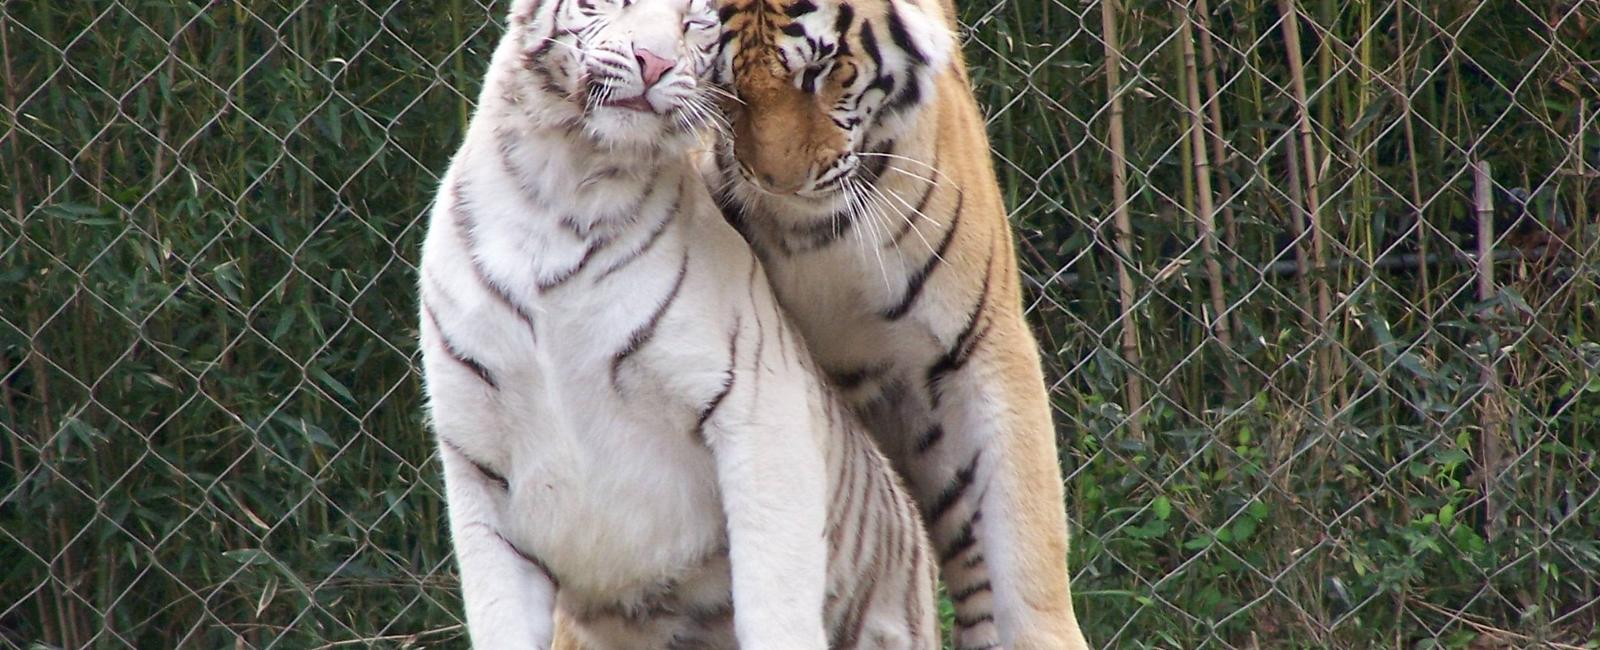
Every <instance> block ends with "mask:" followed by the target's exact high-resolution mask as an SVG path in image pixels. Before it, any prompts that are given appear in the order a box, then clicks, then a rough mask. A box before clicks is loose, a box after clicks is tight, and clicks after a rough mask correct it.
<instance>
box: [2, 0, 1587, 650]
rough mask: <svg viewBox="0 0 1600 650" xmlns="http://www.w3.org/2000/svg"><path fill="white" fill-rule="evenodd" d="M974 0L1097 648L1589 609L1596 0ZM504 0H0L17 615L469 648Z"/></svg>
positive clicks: (10, 551) (154, 639) (1461, 624)
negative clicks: (465, 262) (473, 161)
mask: <svg viewBox="0 0 1600 650" xmlns="http://www.w3.org/2000/svg"><path fill="white" fill-rule="evenodd" d="M960 4H962V15H963V18H964V20H965V22H966V24H967V25H969V26H971V27H972V29H971V31H970V32H969V34H968V39H967V41H966V49H967V52H968V56H969V63H970V64H971V65H972V67H973V70H974V74H973V78H974V79H975V80H976V81H977V83H978V84H979V85H978V92H979V96H980V100H981V101H982V102H983V103H984V104H985V106H986V107H988V109H989V112H990V114H991V115H992V116H993V117H992V120H991V123H990V127H991V135H992V137H993V144H994V146H995V152H996V154H997V160H999V166H998V168H999V171H1000V173H1001V179H1002V183H1003V185H1004V189H1005V191H1006V192H1007V196H1008V204H1009V205H1011V206H1013V208H1014V210H1015V212H1014V223H1015V224H1016V226H1017V227H1018V230H1019V234H1020V235H1021V240H1020V244H1019V246H1020V248H1019V251H1020V252H1021V256H1022V259H1023V261H1024V266H1025V268H1026V273H1027V276H1028V277H1029V278H1030V280H1031V281H1030V283H1029V290H1028V294H1027V296H1026V298H1027V300H1028V302H1029V305H1030V308H1031V317H1032V319H1033V322H1034V323H1035V324H1036V327H1037V331H1038V333H1039V334H1040V338H1041V343H1042V346H1043V351H1044V353H1045V358H1046V363H1047V369H1048V373H1049V376H1050V377H1052V381H1053V382H1054V396H1055V404H1056V407H1057V420H1058V422H1059V425H1060V436H1061V441H1062V443H1063V448H1062V459H1061V460H1062V466H1063V469H1064V470H1065V471H1066V473H1067V476H1068V481H1069V485H1068V487H1069V495H1070V500H1069V504H1068V505H1069V513H1070V514H1071V516H1072V519H1073V522H1074V531H1075V538H1074V546H1073V551H1072V556H1071V557H1070V558H1069V559H1070V563H1071V566H1072V568H1073V571H1074V578H1075V581H1074V586H1075V588H1076V594H1077V597H1078V601H1077V602H1078V608H1079V614H1080V616H1081V617H1082V619H1083V623H1084V624H1085V626H1086V628H1087V631H1088V633H1089V635H1090V638H1091V639H1092V640H1093V641H1094V642H1096V643H1097V644H1101V645H1104V646H1107V647H1182V648H1199V647H1238V646H1266V647H1316V646H1322V647H1330V646H1331V647H1366V646H1373V645H1379V646H1407V647H1449V648H1464V647H1475V648H1477V647H1516V646H1525V645H1534V644H1539V643H1551V644H1573V645H1580V646H1581V645H1582V644H1584V643H1587V642H1589V639H1591V638H1594V637H1596V636H1600V634H1597V633H1596V625H1597V623H1596V621H1597V619H1600V616H1597V612H1600V569H1596V568H1595V567H1597V566H1600V542H1597V541H1596V536H1595V534H1594V531H1595V530H1600V473H1597V470H1596V469H1595V468H1596V467H1600V449H1597V446H1600V435H1597V433H1600V431H1597V429H1600V426H1597V424H1600V313H1597V308H1596V305H1597V302H1596V300H1595V296H1596V293H1597V280H1596V278H1597V270H1600V268H1597V264H1600V251H1597V243H1596V242H1597V240H1600V226H1597V225H1596V224H1597V223H1600V219H1596V218H1595V215H1594V213H1593V211H1592V210H1593V206H1595V205H1597V204H1600V176H1597V175H1596V172H1595V169H1596V168H1597V166H1600V126H1597V124H1600V121H1597V119H1600V118H1597V117H1596V115H1597V113H1600V106H1597V105H1596V104H1597V102H1596V100H1595V99H1594V98H1596V97H1600V92H1597V88H1596V85H1597V84H1600V72H1597V66H1600V63H1597V61H1600V33H1597V32H1600V9H1596V8H1595V5H1594V4H1593V3H1583V2H1579V3H1573V2H1558V1H1555V0H1540V1H1538V2H1535V1H1533V0H1527V1H1526V2H1515V1H1512V2H1504V3H1455V2H1438V3H1394V2H1363V1H1357V0H1345V1H1342V2H1336V1H1334V0H1318V1H1317V2H1301V3H1289V2H1266V1H1265V0H1210V2H1209V6H1204V5H1201V4H1199V3H1196V4H1194V5H1192V6H1180V5H1176V4H1173V3H1170V2H1153V1H1148V0H1121V2H1119V3H1118V5H1117V6H1115V7H1112V9H1113V11H1111V12H1110V13H1109V17H1110V18H1111V20H1110V21H1109V23H1110V25H1109V27H1108V21H1106V20H1105V18H1106V17H1107V15H1106V14H1103V13H1102V7H1101V5H1100V4H1098V3H1079V2H1053V1H1051V2H1047V1H1044V0H1028V1H1023V0H1010V1H1009V2H1004V3H998V4H995V3H989V4H985V3H960ZM1285 6H1288V7H1291V8H1292V9H1293V14H1294V15H1295V16H1297V19H1296V20H1295V21H1294V22H1293V23H1292V27H1293V29H1290V27H1291V24H1290V23H1288V22H1285V21H1284V20H1282V17H1283V15H1284V13H1285V12H1284V7H1285ZM369 7H370V8H369ZM499 11H500V9H499V8H486V7H484V6H482V5H480V4H478V3H477V2H471V1H467V0H450V1H448V2H432V3H424V2H409V3H407V2H402V3H394V4H393V5H392V6H389V5H387V4H384V3H370V4H363V3H343V2H341V3H299V2H293V1H285V2H274V1H270V0H254V1H249V2H240V3H195V2H175V1H170V0H163V1H131V0H130V1H121V2H109V1H107V2H84V3H12V4H8V5H6V7H5V9H3V10H0V37H3V40H0V46H3V50H4V51H3V52H0V54H3V57H0V58H3V63H4V68H3V70H0V72H3V74H4V79H3V81H4V89H3V91H0V101H3V103H4V109H3V110H0V210H4V211H5V218H3V219H0V286H3V287H7V289H5V290H0V431H3V432H4V435H3V436H0V646H4V645H6V644H11V645H19V646H26V645H28V644H32V643H40V644H44V645H47V646H64V647H97V648H98V647H107V648H112V647H123V646H128V645H131V646H133V647H173V646H183V647H218V646H225V645H235V646H236V645H240V644H242V645H244V646H251V647H266V646H276V647H336V646H335V644H345V645H351V644H357V645H359V644H367V643H376V644H378V645H386V646H387V645H395V646H402V645H408V644H409V645H429V646H447V647H458V646H463V645H465V641H464V637H463V636H462V631H461V629H460V627H459V621H458V620H457V612H458V611H459V602H458V599H457V596H456V594H455V592H454V584H453V575H452V571H451V568H450V564H449V558H448V549H447V540H446V539H445V535H444V530H443V526H442V521H441V507H442V504H441V499H440V496H439V495H440V490H439V482H438V471H437V467H436V466H435V465H433V464H432V462H431V455H432V453H431V448H430V445H429V439H428V435H427V434H426V431H425V429H424V428H423V423H422V422H421V419H420V411H419V409H418V406H417V400H418V385H417V375H416V372H415V369H414V363H415V360H416V354H415V349H414V348H415V346H414V343H413V341H414V340H415V326H414V320H415V319H414V306H413V305H412V298H411V295H412V282H413V278H414V269H413V266H412V265H413V263H414V261H415V259H416V254H417V248H418V245H419V243H420V235H421V225H420V223H421V222H420V220H421V219H422V217H423V215H424V213H425V211H426V209H427V205H428V202H429V200H430V198H431V195H432V192H433V189H434V186H435V183H436V182H437V175H438V174H439V173H440V172H441V171H442V170H443V168H444V165H445V163H446V159H447V156H448V155H449V154H450V152H451V151H452V150H453V148H454V146H455V144H456V143H457V141H458V140H459V137H460V132H461V129H462V126H463V125H464V123H465V117H466V115H467V114H468V111H469V110H470V102H469V98H470V97H472V96H474V94H475V93H476V84H477V83H478V81H477V78H476V77H477V75H478V74H479V73H480V72H481V69H482V66H483V65H484V63H485V62H486V60H487V56H488V52H489V48H490V47H491V46H492V43H493V39H494V37H495V35H496V34H497V33H498V30H497V29H496V28H495V27H494V26H493V23H492V22H491V21H490V20H489V18H490V16H491V15H494V16H495V17H498V13H499ZM1185 17H1187V20H1185ZM1108 30H1109V31H1108ZM1290 32H1294V35H1295V37H1296V38H1297V39H1298V41H1299V42H1298V46H1299V47H1298V48H1291V47H1290V46H1289V45H1287V44H1288V43H1290V42H1292V41H1291V40H1290V36H1289V34H1290ZM1113 34H1114V35H1115V36H1116V38H1115V39H1110V38H1108V36H1110V35H1113ZM1107 43H1114V44H1115V45H1114V47H1109V48H1108V46H1107ZM1110 59H1116V60H1119V61H1120V62H1121V63H1120V66H1119V68H1118V69H1117V70H1116V71H1115V74H1114V75H1112V74H1108V70H1107V69H1106V68H1105V66H1104V63H1105V62H1106V61H1107V60H1110ZM1108 80H1109V81H1110V83H1108ZM1302 87H1303V88H1304V90H1303V92H1302V91H1301V90H1300V89H1301V88H1302ZM1112 97H1115V98H1118V103H1119V104H1120V105H1121V110H1120V111H1113V110H1110V109H1109V108H1108V107H1109V105H1110V101H1111V100H1110V98H1112ZM1115 116H1120V119H1121V120H1122V121H1123V123H1124V124H1123V127H1122V128H1121V129H1114V127H1113V126H1112V121H1113V120H1114V119H1118V118H1117V117H1115ZM1118 131H1120V133H1118ZM1114 152H1115V153H1114ZM1119 157H1120V158H1121V159H1123V160H1126V168H1125V173H1118V172H1117V166H1116V165H1115V164H1114V162H1115V161H1116V160H1117V159H1118V158H1119ZM1479 162H1485V163H1488V164H1487V170H1488V172H1489V175H1488V176H1487V177H1486V176H1485V175H1484V174H1481V173H1475V170H1478V169H1480V167H1479V166H1478V163H1479ZM1122 197H1126V199H1125V200H1124V199H1123V198H1122ZM1491 204H1492V205H1491ZM1119 209H1120V211H1122V212H1123V214H1125V216H1126V220H1125V221H1123V222H1121V223H1119V220H1118V219H1117V218H1116V216H1117V214H1118V212H1119ZM1484 217H1487V218H1484ZM1485 234H1486V235H1487V237H1485V236H1483V235H1485ZM1485 256H1486V257H1488V258H1491V259H1494V260H1498V261H1497V262H1496V263H1494V264H1480V263H1478V262H1477V261H1476V260H1478V259H1482V258H1483V257H1485ZM1490 271H1492V273H1491V272H1490ZM1124 279H1125V283H1124ZM1219 305H1220V308H1219Z"/></svg>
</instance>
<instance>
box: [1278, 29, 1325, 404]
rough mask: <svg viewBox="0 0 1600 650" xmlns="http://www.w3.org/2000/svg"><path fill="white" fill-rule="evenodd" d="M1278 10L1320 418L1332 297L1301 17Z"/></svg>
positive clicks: (1323, 399)
mask: <svg viewBox="0 0 1600 650" xmlns="http://www.w3.org/2000/svg"><path fill="white" fill-rule="evenodd" d="M1278 10H1279V12H1280V13H1281V14H1282V15H1283V22H1282V28H1283V40H1284V47H1285V49H1287V50H1288V59H1289V75H1290V77H1291V81H1292V84H1291V90H1292V92H1293V93H1294V103H1295V113H1296V116H1295V124H1296V128H1297V130H1298V132H1299V135H1300V158H1301V161H1302V164H1304V166H1305V169H1304V172H1303V176H1304V178H1302V179H1301V180H1302V181H1303V183H1304V188H1305V201H1306V203H1305V210H1306V214H1307V216H1308V217H1309V219H1308V223H1307V228H1308V229H1309V230H1310V232H1311V257H1312V263H1313V265H1314V268H1315V274H1316V276H1317V277H1316V328H1315V329H1314V330H1313V331H1314V332H1316V336H1317V338H1318V340H1319V341H1320V345H1319V346H1318V348H1317V352H1316V354H1315V355H1314V358H1315V359H1316V362H1315V363H1316V366H1317V369H1316V375H1317V397H1318V400H1319V401H1321V402H1322V410H1323V417H1331V416H1332V415H1333V408H1332V407H1333V404H1332V402H1331V399H1330V397H1331V389H1332V386H1333V378H1334V377H1333V356H1334V355H1333V350H1332V349H1331V348H1329V346H1328V340H1327V334H1328V325H1329V323H1328V315H1329V314H1330V313H1331V312H1332V311H1333V307H1332V304H1333V297H1332V295H1331V293H1330V292H1329V290H1328V278H1327V275H1326V274H1325V273H1323V270H1324V267H1325V266H1326V262H1327V259H1328V258H1327V242H1326V241H1324V235H1323V230H1322V200H1321V196H1320V194H1319V192H1318V181H1317V177H1318V174H1317V164H1316V159H1317V154H1316V148H1315V142H1314V140H1313V136H1312V132H1311V112H1310V111H1311V109H1310V104H1309V102H1308V100H1307V99H1306V74H1305V62H1304V60H1303V59H1302V58H1301V54H1300V26H1299V25H1300V18H1299V13H1298V10H1297V9H1296V8H1295V3H1294V1H1293V0H1278Z"/></svg>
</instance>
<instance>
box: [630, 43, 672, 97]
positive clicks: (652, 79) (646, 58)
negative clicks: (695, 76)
mask: <svg viewBox="0 0 1600 650" xmlns="http://www.w3.org/2000/svg"><path fill="white" fill-rule="evenodd" d="M633 58H634V59H636V60H638V61H639V76H640V77H641V78H642V79H643V80H644V87H645V88H649V87H651V86H654V85H656V82H657V81H660V80H661V75H664V74H666V73H667V71H668V70H671V69H672V66H673V65H674V63H673V62H672V60H671V59H663V58H661V57H659V56H656V54H655V53H654V52H651V51H650V50H647V49H644V48H642V47H641V48H636V49H634V50H633Z"/></svg>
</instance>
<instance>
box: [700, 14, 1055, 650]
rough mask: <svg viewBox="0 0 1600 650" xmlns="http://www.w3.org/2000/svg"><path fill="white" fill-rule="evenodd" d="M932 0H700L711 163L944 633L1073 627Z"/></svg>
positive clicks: (1011, 277)
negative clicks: (846, 410)
mask: <svg viewBox="0 0 1600 650" xmlns="http://www.w3.org/2000/svg"><path fill="white" fill-rule="evenodd" d="M954 15H955V11H954V7H953V5H952V3H951V2H950V1H949V0H943V1H942V2H941V1H939V0H720V3H719V16H720V18H721V20H722V23H723V29H724V30H725V33H724V34H723V36H722V39H721V47H722V50H721V53H720V56H721V57H722V59H721V61H722V63H721V66H720V67H719V71H718V73H719V75H720V79H719V80H720V81H721V82H723V83H724V84H726V85H727V86H728V87H729V88H731V89H732V90H733V92H734V93H735V94H736V95H737V97H738V101H737V102H730V105H729V106H728V109H727V110H728V112H729V113H730V117H731V118H732V124H733V137H732V140H731V142H727V143H724V145H723V146H721V147H720V148H719V151H718V153H717V154H716V171H715V172H714V177H713V180H712V182H711V184H712V186H713V187H715V188H717V189H718V196H717V198H718V202H719V203H720V204H721V206H722V208H723V211H724V215H725V216H726V217H727V218H728V220H729V221H730V222H732V223H733V224H734V225H735V227H737V228H738V229H739V230H740V232H741V234H743V235H744V237H745V238H746V239H747V240H748V241H750V243H751V244H752V246H753V247H754V248H755V249H756V251H757V253H758V255H759V256H760V257H761V260H762V262H763V264H764V265H765V267H766V269H767V272H768V274H769V276H770V278H771V281H772V283H773V287H774V289H775V291H776V293H777V295H778V297H779V300H780V302H781V303H782V304H783V306H784V307H785V308H786V310H787V311H788V312H789V313H790V315H791V316H792V317H793V319H794V320H795V322H796V324H797V325H798V327H799V329H800V331H801V333H802V335H803V336H804V337H805V339H806V342H807V343H808V345H809V346H810V347H811V350H812V352H813V353H814V354H815V355H816V357H817V359H818V360H819V361H820V362H821V365H822V366H823V368H824V369H825V370H826V371H827V372H828V374H829V375H830V376H831V378H832V383H833V384H834V385H835V386H836V387H837V388H838V389H839V390H840V391H841V392H842V393H843V394H844V395H845V396H846V398H847V399H848V400H849V401H850V403H851V404H852V406H853V408H854V409H855V410H856V411H857V412H858V413H860V414H861V416H862V417H863V418H864V419H865V420H866V421H867V423H868V426H869V427H870V428H871V430H872V431H873V433H874V435H875V437H876V438H877V440H878V442H879V444H880V445H881V447H882V448H883V450H884V452H885V453H886V454H888V455H889V457H890V458H891V459H892V460H893V462H894V463H895V465H896V467H897V468H898V469H899V470H900V471H901V473H902V474H903V475H904V476H905V478H906V479H907V481H908V483H909V484H910V486H911V489H912V492H913V494H914V496H915V497H916V498H917V500H918V502H919V504H920V507H921V509H922V511H923V514H924V519H925V521H926V523H927V525H928V528H929V533H930V535H931V536H932V539H933V543H934V545H935V547H936V548H937V550H938V552H939V554H940V561H941V566H942V577H943V580H944V583H945V586H946V589H947V592H948V594H949V596H950V598H951V599H952V600H953V601H954V603H955V607H956V619H955V624H956V630H955V640H956V647H957V648H991V647H1005V648H1030V649H1031V648H1052V649H1054V648H1083V647H1086V644H1085V641H1084V638H1083V635H1082V633H1081V632H1080V631H1079V628H1078V622H1077V619H1076V616H1075V615H1074V613H1073V609H1072V600H1071V597H1070V591H1069V585H1068V577H1067V566H1066V558H1067V529H1066V518H1065V513H1064V505H1063V491H1062V478H1061V472H1060V468H1059V465H1058V457H1057V447H1056V440H1055V435H1054V428H1053V426H1052V424H1051V419H1050V407H1049V402H1048V398H1047V394H1046V389H1045V384H1044V377H1043V373H1042V372H1041V369H1040V362H1039V355H1038V351H1037V347H1036V343H1035V341H1034V338H1033V335H1032V334H1031V333H1030V331H1029V329H1028V326H1027V323H1026V322H1025V321H1024V319H1023V313H1022V305H1021V292H1020V289H1019V275H1018V270H1017V260H1016V255H1015V252H1014V249H1013V244H1012V234H1011V230H1010V227H1009V225H1008V224H1007V221H1006V209H1005V205H1004V203H1003V201H1002V200H1001V196H1000V191H999V186H998V183H997V182H996V179H995V174H994V169H993V166H992V163H991V161H990V157H989V143H988V139H987V136H986V135H985V132H984V120H983V115H982V113H981V112H980V111H979V109H978V105H977V102H976V100H975V98H974V97H973V93H972V90H971V85H970V83H969V80H968V79H967V76H966V72H965V64H964V62H963V60H962V56H961V52H960V50H959V48H958V47H957V45H956V40H955V22H954Z"/></svg>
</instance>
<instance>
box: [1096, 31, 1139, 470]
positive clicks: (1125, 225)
mask: <svg viewBox="0 0 1600 650" xmlns="http://www.w3.org/2000/svg"><path fill="white" fill-rule="evenodd" d="M1118 11H1119V9H1118V6H1117V0H1102V2H1101V4H1100V29H1101V34H1100V37H1101V39H1102V40H1103V41H1104V42H1105V46H1106V47H1105V51H1106V95H1107V97H1108V99H1109V101H1110V102H1111V122H1110V127H1109V128H1110V133H1109V134H1108V138H1109V139H1110V141H1111V142H1110V145H1111V200H1112V202H1113V208H1112V209H1113V212H1112V214H1113V219H1114V223H1115V226H1116V229H1117V253H1118V258H1117V288H1118V294H1119V298H1120V301H1121V303H1122V314H1121V318H1122V359H1123V361H1124V362H1125V363H1127V364H1128V366H1129V369H1128V373H1127V384H1126V388H1125V391H1126V395H1125V397H1126V398H1127V400H1128V435H1129V436H1131V437H1132V438H1133V439H1134V440H1140V441H1142V440H1144V427H1143V425H1141V424H1140V423H1139V418H1138V414H1139V411H1140V410H1141V409H1142V408H1143V406H1144V387H1143V385H1141V384H1140V382H1139V375H1138V369H1139V368H1140V364H1139V329H1138V321H1137V319H1136V318H1135V314H1134V300H1135V299H1136V297H1135V296H1134V292H1133V275H1132V274H1131V273H1129V272H1128V265H1129V264H1132V263H1134V258H1133V222H1132V220H1131V219H1130V218H1129V216H1128V156H1127V142H1126V134H1125V133H1124V132H1123V123H1122V113H1123V107H1122V74H1121V68H1122V49H1121V46H1120V45H1119V44H1118V41H1117V13H1118Z"/></svg>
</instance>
